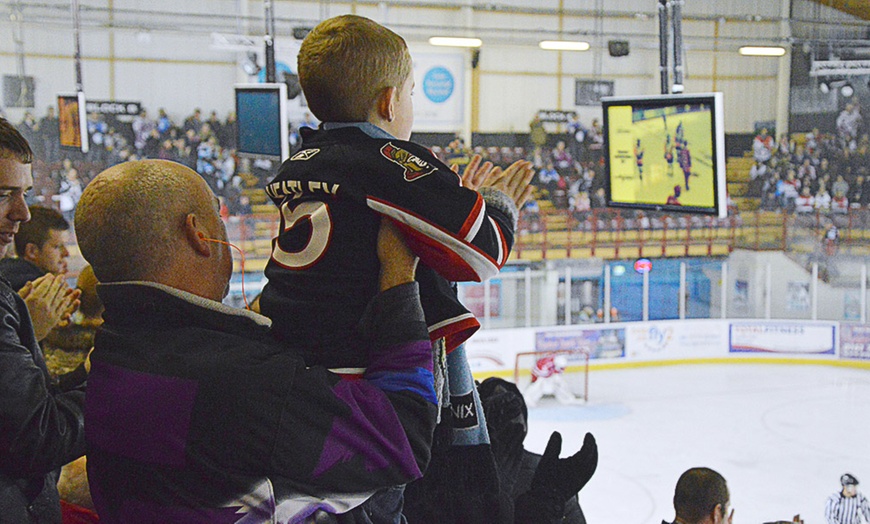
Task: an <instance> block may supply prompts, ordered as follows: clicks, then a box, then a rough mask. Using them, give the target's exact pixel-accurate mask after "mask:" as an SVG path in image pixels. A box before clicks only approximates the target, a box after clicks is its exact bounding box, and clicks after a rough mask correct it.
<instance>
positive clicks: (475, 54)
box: [471, 49, 480, 69]
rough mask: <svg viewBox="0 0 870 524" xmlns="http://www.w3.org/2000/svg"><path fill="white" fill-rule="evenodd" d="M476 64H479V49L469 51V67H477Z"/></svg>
mask: <svg viewBox="0 0 870 524" xmlns="http://www.w3.org/2000/svg"><path fill="white" fill-rule="evenodd" d="M478 64H480V49H475V50H474V51H472V52H471V68H472V69H477V66H478Z"/></svg>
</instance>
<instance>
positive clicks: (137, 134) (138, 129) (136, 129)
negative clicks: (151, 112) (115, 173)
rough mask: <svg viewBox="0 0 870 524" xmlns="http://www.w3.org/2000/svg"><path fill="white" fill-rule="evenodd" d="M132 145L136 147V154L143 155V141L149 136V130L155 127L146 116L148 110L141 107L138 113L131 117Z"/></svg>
mask: <svg viewBox="0 0 870 524" xmlns="http://www.w3.org/2000/svg"><path fill="white" fill-rule="evenodd" d="M132 127H133V147H135V148H136V154H137V155H139V156H144V154H145V143H146V142H147V141H148V137H149V136H151V130H152V129H155V127H156V126H155V125H154V122H153V121H152V120H150V119H149V118H148V111H146V110H145V109H142V110H141V111H140V112H139V114H138V115H137V116H136V117H135V118H133V124H132Z"/></svg>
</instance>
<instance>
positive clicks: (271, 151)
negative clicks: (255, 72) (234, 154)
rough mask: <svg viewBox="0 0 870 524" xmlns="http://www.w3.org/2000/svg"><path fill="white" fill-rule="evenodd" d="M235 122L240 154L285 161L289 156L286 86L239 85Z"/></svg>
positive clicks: (237, 86) (237, 87)
mask: <svg viewBox="0 0 870 524" xmlns="http://www.w3.org/2000/svg"><path fill="white" fill-rule="evenodd" d="M235 90H236V122H237V125H238V126H239V127H238V129H239V149H238V152H239V154H242V155H251V156H257V157H268V158H273V159H277V160H279V161H284V160H285V159H286V158H287V157H289V156H290V144H289V142H288V129H287V86H286V85H285V84H239V85H236V86H235Z"/></svg>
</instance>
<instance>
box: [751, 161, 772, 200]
mask: <svg viewBox="0 0 870 524" xmlns="http://www.w3.org/2000/svg"><path fill="white" fill-rule="evenodd" d="M769 171H770V169H769V168H768V167H767V164H766V163H764V162H761V161H759V160H756V161H755V163H754V164H752V167H751V168H749V187H748V188H747V194H748V195H749V196H753V197H760V196H761V190H762V188H763V187H764V181H765V180H766V179H767V176H768V172H769Z"/></svg>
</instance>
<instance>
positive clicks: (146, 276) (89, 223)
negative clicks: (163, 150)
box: [75, 160, 219, 282]
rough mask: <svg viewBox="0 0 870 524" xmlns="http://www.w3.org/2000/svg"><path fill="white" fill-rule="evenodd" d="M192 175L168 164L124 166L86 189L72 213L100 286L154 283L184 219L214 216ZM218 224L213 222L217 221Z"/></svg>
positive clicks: (167, 264) (169, 262)
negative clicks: (139, 281) (104, 284)
mask: <svg viewBox="0 0 870 524" xmlns="http://www.w3.org/2000/svg"><path fill="white" fill-rule="evenodd" d="M213 201H214V195H213V194H212V193H211V191H210V190H209V188H208V185H206V183H205V181H204V180H203V179H202V177H200V176H199V175H198V174H196V172H194V171H192V170H190V169H189V168H187V167H185V166H182V165H181V164H177V163H174V162H168V161H164V160H142V161H138V162H125V163H123V164H118V165H116V166H114V167H111V168H109V169H107V170H105V171H103V172H102V173H100V174H99V175H98V176H97V177H96V178H95V179H94V180H93V181H92V182H91V183H90V184H88V186H87V188H86V189H85V191H84V193H83V194H82V197H81V200H80V201H79V204H78V207H77V209H76V216H75V229H76V236H77V238H78V244H79V247H80V248H81V252H82V256H84V257H85V259H86V260H87V261H88V262H89V263H90V264H91V265H92V266H93V268H94V273H95V274H96V276H97V278H98V279H99V281H100V282H119V281H129V280H149V281H160V278H159V277H160V276H161V275H164V274H166V273H167V272H169V271H170V270H171V268H172V267H173V262H174V259H173V257H174V256H176V255H177V253H178V252H177V250H178V248H179V246H181V245H183V242H184V241H185V230H184V228H185V220H186V217H187V215H188V214H190V213H195V214H196V215H198V216H199V217H201V218H200V219H201V220H202V219H203V218H206V219H211V218H212V216H214V217H216V216H217V214H216V213H217V211H216V209H215V207H214V204H213ZM218 222H219V219H218Z"/></svg>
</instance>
